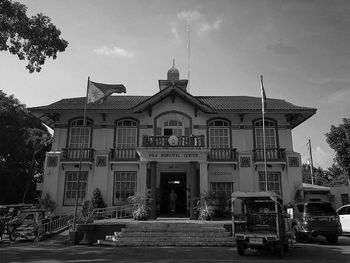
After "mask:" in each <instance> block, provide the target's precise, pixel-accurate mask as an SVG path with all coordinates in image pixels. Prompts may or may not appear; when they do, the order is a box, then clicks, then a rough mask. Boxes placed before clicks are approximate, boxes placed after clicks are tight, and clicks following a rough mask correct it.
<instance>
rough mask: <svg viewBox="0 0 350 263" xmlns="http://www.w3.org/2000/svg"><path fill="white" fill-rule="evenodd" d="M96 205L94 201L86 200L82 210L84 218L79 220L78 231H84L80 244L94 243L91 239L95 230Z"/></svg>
mask: <svg viewBox="0 0 350 263" xmlns="http://www.w3.org/2000/svg"><path fill="white" fill-rule="evenodd" d="M94 209H95V207H94V204H93V202H92V201H85V202H84V203H83V207H82V210H81V214H82V216H83V217H82V218H81V219H80V220H79V221H80V223H79V224H77V230H78V232H84V237H83V239H82V240H81V241H80V242H79V244H80V245H91V244H92V243H93V241H92V239H91V232H93V231H94V230H95V225H94V224H92V223H93V222H94V220H93V211H94Z"/></svg>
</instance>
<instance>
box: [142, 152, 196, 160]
mask: <svg viewBox="0 0 350 263" xmlns="http://www.w3.org/2000/svg"><path fill="white" fill-rule="evenodd" d="M148 157H150V158H160V159H162V158H198V157H199V155H198V153H149V154H148Z"/></svg>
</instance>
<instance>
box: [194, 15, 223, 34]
mask: <svg viewBox="0 0 350 263" xmlns="http://www.w3.org/2000/svg"><path fill="white" fill-rule="evenodd" d="M221 22H222V20H221V19H219V18H218V19H216V20H215V21H214V22H213V23H211V24H209V23H202V24H199V25H198V31H197V34H198V36H204V35H206V34H207V33H208V32H210V31H212V30H217V29H219V28H220V25H221Z"/></svg>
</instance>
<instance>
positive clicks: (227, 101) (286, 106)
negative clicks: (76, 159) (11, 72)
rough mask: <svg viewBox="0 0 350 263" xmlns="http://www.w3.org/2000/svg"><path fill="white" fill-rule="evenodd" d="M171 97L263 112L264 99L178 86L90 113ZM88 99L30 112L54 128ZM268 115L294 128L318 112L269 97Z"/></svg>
mask: <svg viewBox="0 0 350 263" xmlns="http://www.w3.org/2000/svg"><path fill="white" fill-rule="evenodd" d="M168 96H179V97H181V98H182V99H184V100H185V101H188V102H189V103H191V104H193V105H194V106H195V107H197V109H198V110H201V111H203V112H205V113H208V114H212V113H229V112H236V113H253V112H261V98H260V97H249V96H192V95H191V94H189V93H188V92H186V91H184V90H182V89H181V88H177V87H169V88H166V89H163V90H162V91H160V92H158V93H156V94H155V95H153V96H133V95H117V96H109V97H108V98H106V99H105V101H104V102H103V103H102V104H88V105H87V111H88V112H89V111H97V112H106V111H126V112H130V113H136V112H142V111H145V110H147V109H148V108H149V107H152V106H154V105H155V104H157V103H158V102H160V101H161V100H163V99H164V98H166V97H168ZM85 99H86V98H85V97H79V98H67V99H62V100H59V101H57V102H54V103H52V104H50V105H46V106H39V107H32V108H29V111H30V112H31V113H32V114H33V115H35V116H36V117H38V118H40V119H41V120H42V121H43V122H44V123H45V124H46V125H48V126H50V127H51V126H52V125H53V124H54V123H55V121H56V117H55V116H57V115H59V114H60V113H64V112H67V111H80V110H81V111H83V110H84V103H85ZM266 105H267V107H266V112H267V114H268V113H285V114H288V116H289V118H290V119H289V122H290V123H291V125H292V128H294V127H296V126H297V125H299V124H300V123H302V122H303V121H305V120H306V119H308V118H310V117H311V116H312V115H314V114H315V113H316V109H315V108H308V107H302V106H297V105H294V104H292V103H290V102H287V101H285V100H281V99H273V98H267V100H266Z"/></svg>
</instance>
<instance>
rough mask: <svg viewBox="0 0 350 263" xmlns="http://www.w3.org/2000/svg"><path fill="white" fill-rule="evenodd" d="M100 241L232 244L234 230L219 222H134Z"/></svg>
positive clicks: (156, 244)
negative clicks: (231, 230)
mask: <svg viewBox="0 0 350 263" xmlns="http://www.w3.org/2000/svg"><path fill="white" fill-rule="evenodd" d="M98 244H101V245H112V246H148V247H163V246H183V247H196V246H208V247H218V246H233V245H234V244H235V242H234V240H233V237H232V235H231V232H230V231H229V230H227V229H225V228H224V225H223V224H220V223H219V222H203V221H187V222H176V221H175V222H159V221H146V222H136V221H135V222H131V223H129V224H127V225H126V227H125V228H123V229H122V231H121V232H118V233H117V232H116V233H114V235H112V236H106V240H98Z"/></svg>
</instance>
